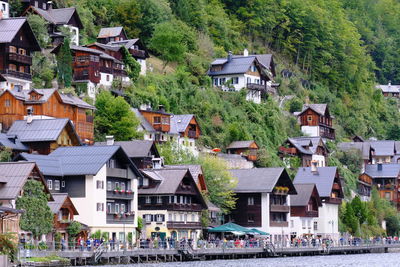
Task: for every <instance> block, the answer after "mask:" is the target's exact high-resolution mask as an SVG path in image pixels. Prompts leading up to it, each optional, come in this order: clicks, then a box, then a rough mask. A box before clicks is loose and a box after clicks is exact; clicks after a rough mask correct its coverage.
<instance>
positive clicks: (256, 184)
mask: <svg viewBox="0 0 400 267" xmlns="http://www.w3.org/2000/svg"><path fill="white" fill-rule="evenodd" d="M229 172H230V173H231V174H232V176H233V177H234V178H236V179H237V181H238V183H237V185H236V188H235V190H234V191H235V192H236V193H253V192H266V193H270V192H272V191H273V189H274V187H275V185H276V183H277V182H278V180H279V178H280V177H281V176H282V175H286V176H287V178H288V179H289V180H290V178H289V176H288V174H287V173H286V171H285V169H284V168H254V169H238V170H229Z"/></svg>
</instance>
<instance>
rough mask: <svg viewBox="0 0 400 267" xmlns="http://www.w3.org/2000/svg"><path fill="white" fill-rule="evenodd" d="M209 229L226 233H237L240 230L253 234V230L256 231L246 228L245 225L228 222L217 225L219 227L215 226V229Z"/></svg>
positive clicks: (213, 231)
mask: <svg viewBox="0 0 400 267" xmlns="http://www.w3.org/2000/svg"><path fill="white" fill-rule="evenodd" d="M208 231H209V232H212V233H225V232H231V233H233V232H236V233H238V232H240V233H243V234H253V232H254V231H252V230H250V229H248V228H245V227H243V226H240V225H238V224H236V223H226V224H223V225H220V226H217V227H215V228H213V229H210V230H208Z"/></svg>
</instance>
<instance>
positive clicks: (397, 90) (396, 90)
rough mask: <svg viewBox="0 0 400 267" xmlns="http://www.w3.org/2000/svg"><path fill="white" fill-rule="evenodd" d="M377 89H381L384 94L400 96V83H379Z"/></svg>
mask: <svg viewBox="0 0 400 267" xmlns="http://www.w3.org/2000/svg"><path fill="white" fill-rule="evenodd" d="M376 89H379V90H381V91H382V94H383V96H387V97H396V98H398V97H399V96H400V85H392V84H391V83H390V82H389V83H388V84H387V85H383V84H380V85H377V86H376Z"/></svg>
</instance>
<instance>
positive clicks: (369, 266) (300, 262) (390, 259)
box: [103, 253, 400, 267]
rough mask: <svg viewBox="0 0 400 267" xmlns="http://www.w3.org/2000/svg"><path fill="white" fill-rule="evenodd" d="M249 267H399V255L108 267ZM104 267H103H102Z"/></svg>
mask: <svg viewBox="0 0 400 267" xmlns="http://www.w3.org/2000/svg"><path fill="white" fill-rule="evenodd" d="M116 266H120V267H127V266H143V267H153V266H154V267H156V266H157V267H175V266H177V267H219V266H221V267H242V266H246V267H250V266H285V267H286V266H288V267H296V266H307V267H310V266H318V267H321V266H335V267H340V266H346V267H347V266H357V267H376V266H379V267H380V266H390V267H395V266H400V253H382V254H356V255H332V256H302V257H285V258H265V259H242V260H216V261H195V262H172V263H157V264H156V263H154V264H131V265H109V267H116ZM103 267H104V266H103Z"/></svg>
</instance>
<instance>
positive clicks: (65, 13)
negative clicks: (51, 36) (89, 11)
mask: <svg viewBox="0 0 400 267" xmlns="http://www.w3.org/2000/svg"><path fill="white" fill-rule="evenodd" d="M32 9H33V11H35V12H36V13H37V14H38V15H40V16H42V17H43V18H44V19H45V20H47V21H48V22H50V23H52V24H55V25H67V24H68V23H69V21H70V20H71V18H72V16H73V15H74V13H75V12H76V8H75V7H67V8H52V9H48V10H44V9H41V8H37V7H32ZM79 22H80V21H79Z"/></svg>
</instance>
